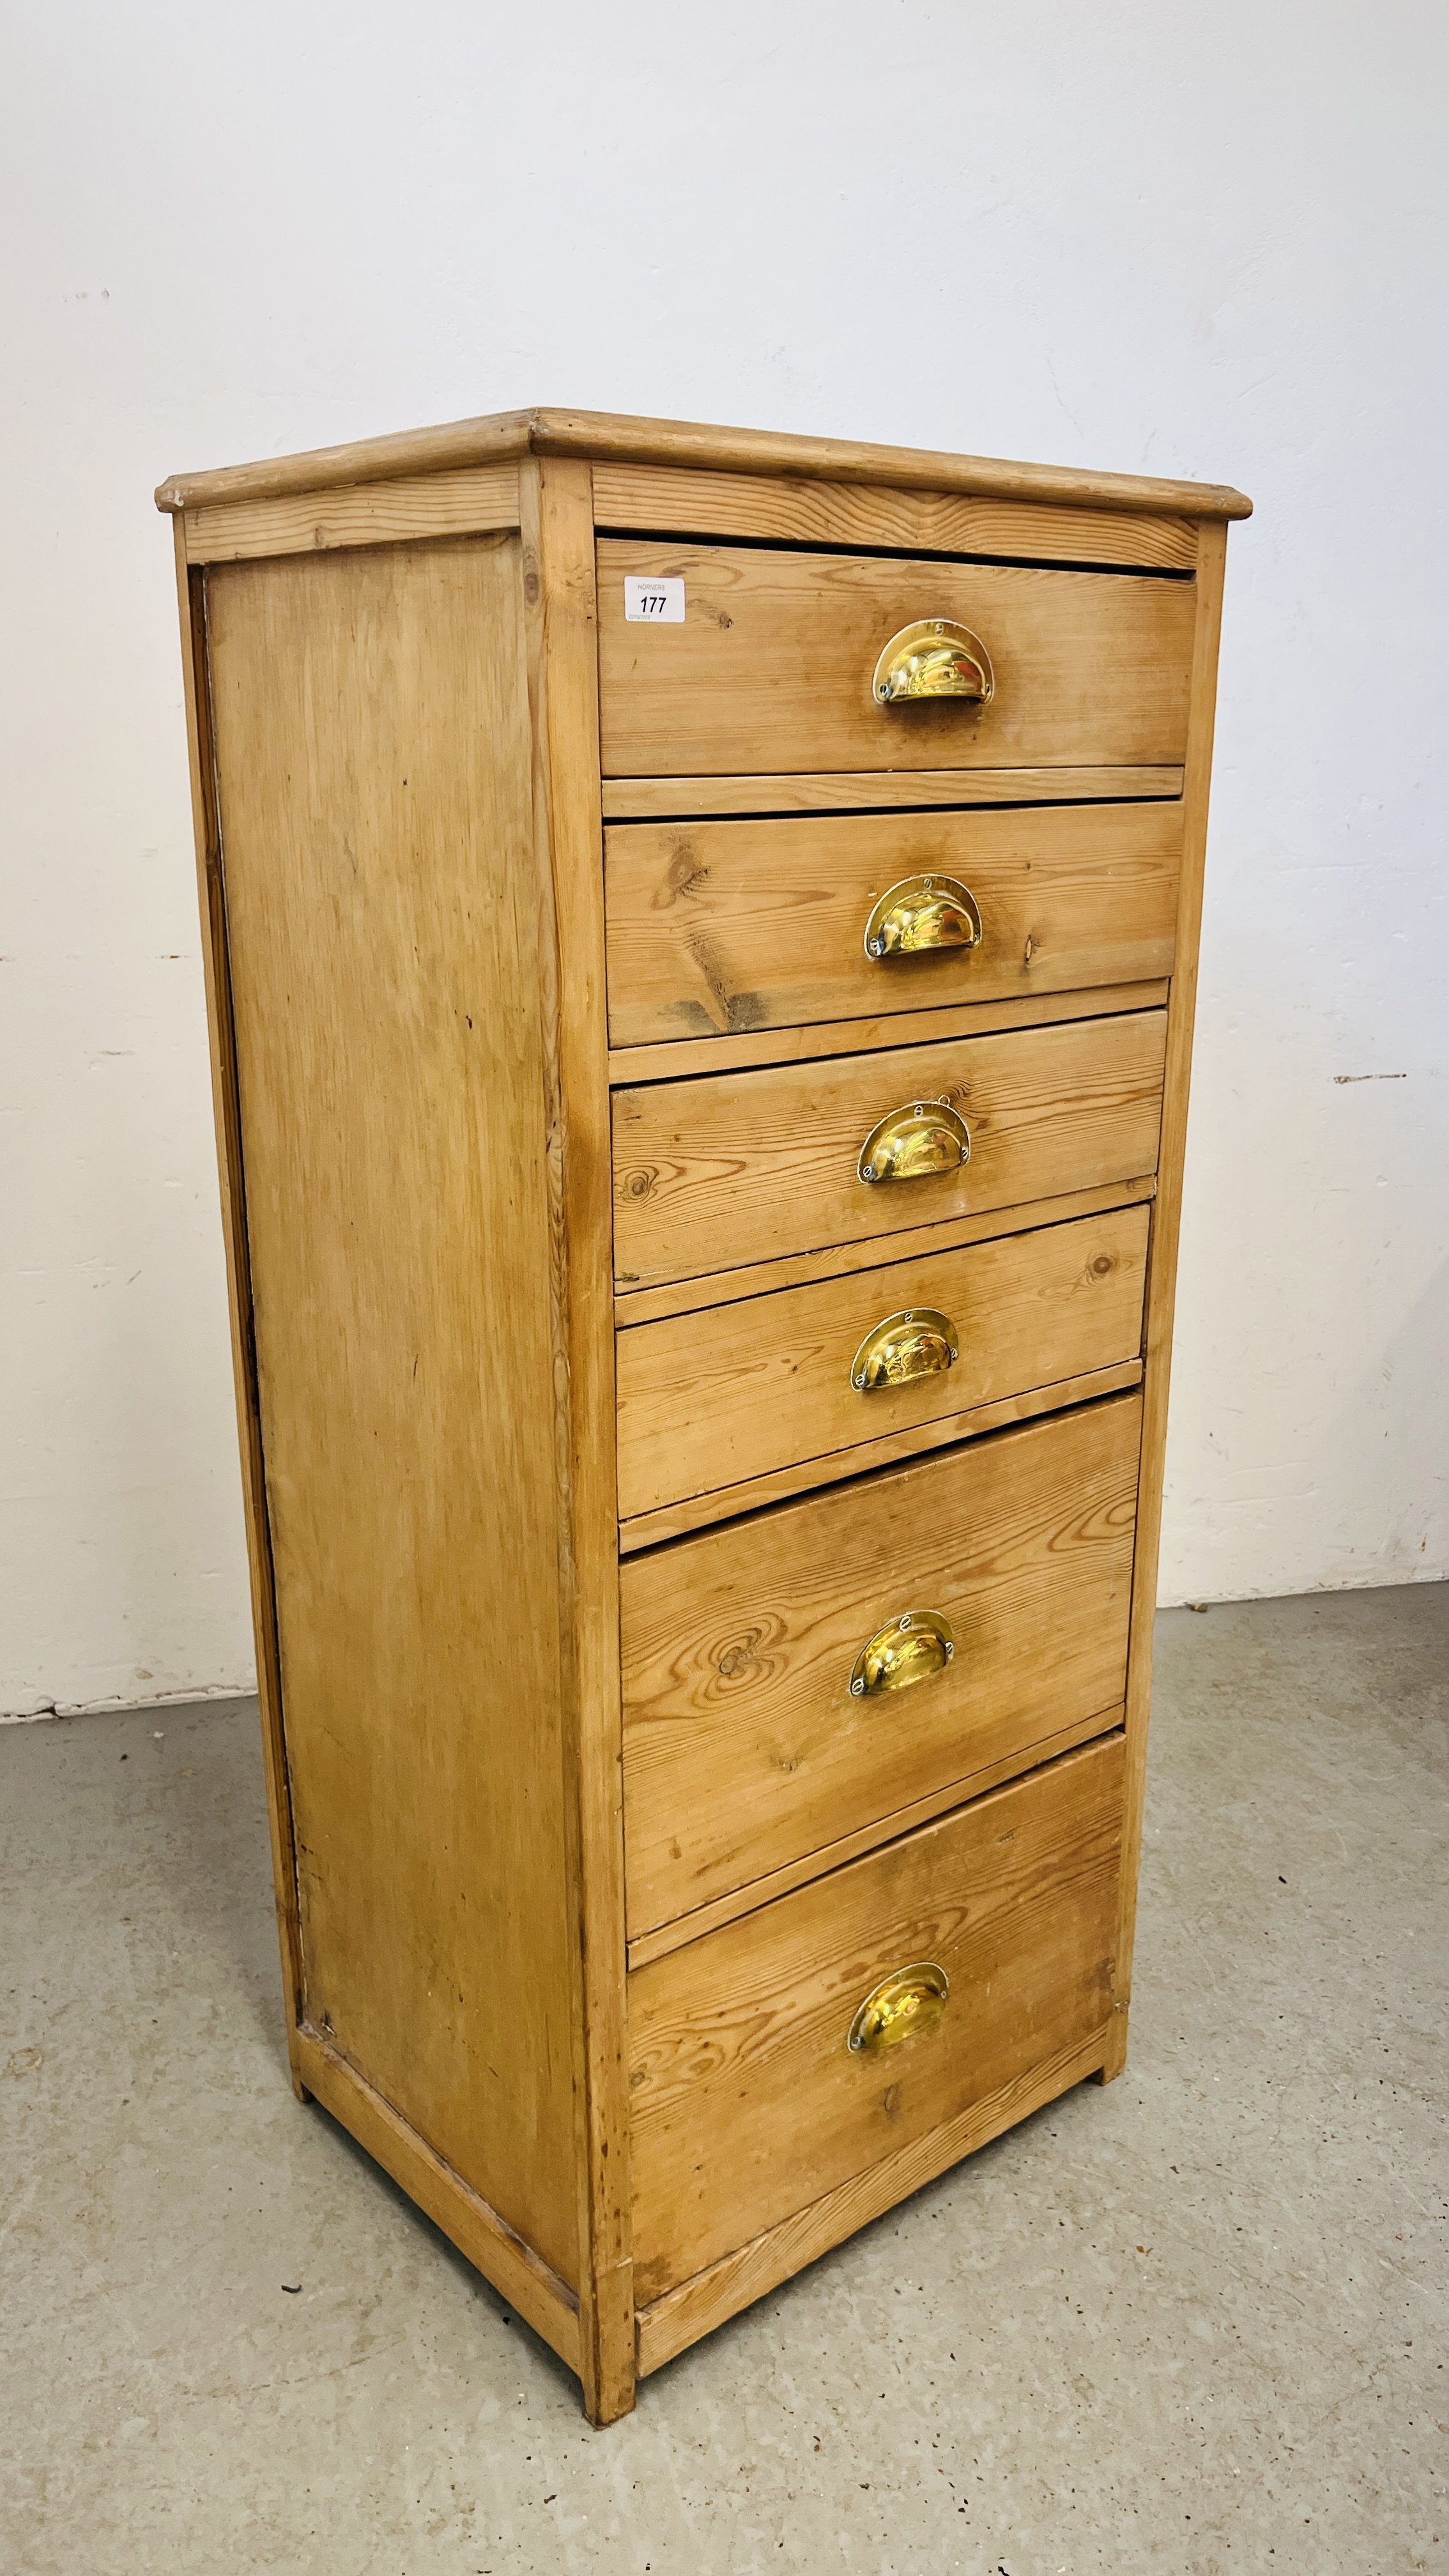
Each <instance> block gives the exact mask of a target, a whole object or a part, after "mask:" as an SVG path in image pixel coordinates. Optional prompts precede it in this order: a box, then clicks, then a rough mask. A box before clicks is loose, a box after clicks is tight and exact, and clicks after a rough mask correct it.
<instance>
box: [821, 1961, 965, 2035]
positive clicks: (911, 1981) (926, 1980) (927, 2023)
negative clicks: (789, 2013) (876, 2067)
mask: <svg viewBox="0 0 1449 2576" xmlns="http://www.w3.org/2000/svg"><path fill="white" fill-rule="evenodd" d="M950 1992H951V1980H950V1978H949V1977H948V1976H947V1974H946V1971H945V1969H944V1968H938V1967H937V1965H936V1962H935V1960H934V1959H917V1960H915V1961H913V1963H912V1965H911V1966H910V1967H908V1968H897V1969H896V1970H895V1972H894V1974H893V1975H891V1976H889V1977H883V1978H882V1979H881V1982H880V1984H879V1985H878V1986H877V1987H875V1988H874V1990H873V1991H872V1992H871V1993H870V1994H868V1995H867V1996H866V1999H865V2001H864V2003H863V2004H862V2005H861V2007H860V2010H859V2011H858V2012H857V2014H856V2016H855V2019H854V2021H853V2022H852V2023H851V2025H850V2033H849V2036H848V2038H847V2040H846V2043H845V2044H846V2047H847V2048H849V2049H850V2050H852V2051H853V2052H854V2053H855V2054H856V2055H857V2056H858V2055H860V2054H861V2053H862V2052H867V2053H869V2054H870V2055H872V2056H874V2055H876V2054H877V2053H878V2052H879V2051H880V2050H881V2049H883V2048H895V2047H897V2046H898V2045H899V2043H900V2042H901V2041H902V2040H903V2039H914V2038H915V2037H916V2036H917V2034H918V2033H919V2032H921V2031H923V2030H929V2029H931V2027H932V2025H933V2024H934V2023H936V2022H938V2021H939V2020H940V2018H941V2015H942V2013H943V2012H944V2011H945V2009H946V1998H947V1996H948V1995H949V1994H950Z"/></svg>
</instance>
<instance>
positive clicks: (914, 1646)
mask: <svg viewBox="0 0 1449 2576" xmlns="http://www.w3.org/2000/svg"><path fill="white" fill-rule="evenodd" d="M955 1652H956V1638H955V1634H954V1631H953V1629H952V1626H951V1622H950V1620H949V1619H947V1618H944V1617H943V1616H942V1614H941V1612H940V1611H939V1610H903V1611H902V1612H901V1613H900V1616H899V1618H896V1619H888V1620H887V1621H886V1624H885V1626H884V1627H883V1628H877V1630H876V1632H875V1635H874V1636H873V1637H870V1638H868V1639H867V1640H866V1643H865V1644H864V1645H863V1646H862V1647H861V1650H860V1652H859V1654H858V1655H857V1656H856V1659H855V1662H854V1663H853V1665H852V1666H851V1671H850V1696H851V1698H852V1699H879V1698H882V1697H883V1696H884V1694H885V1693H886V1692H887V1691H898V1690H910V1689H911V1688H912V1687H913V1686H914V1684H915V1683H917V1682H928V1681H930V1679H931V1678H932V1676H933V1674H935V1673H943V1672H944V1671H945V1669H946V1666H947V1665H948V1664H949V1662H950V1661H951V1658H952V1656H953V1655H954V1654H955Z"/></svg>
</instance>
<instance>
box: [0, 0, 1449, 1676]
mask: <svg viewBox="0 0 1449 2576" xmlns="http://www.w3.org/2000/svg"><path fill="white" fill-rule="evenodd" d="M8 45H9V53H10V61H9V68H8V71H7V74H6V77H5V79H4V82H3V84H0V118H3V120H4V131H3V134H0V188H3V191H4V206H3V216H4V234H3V238H4V241H5V244H6V253H7V256H6V259H5V262H4V283H3V294H4V299H5V302H4V325H3V329H4V336H3V348H4V354H5V359H6V362H7V364H6V372H7V376H8V379H9V397H8V399H7V402H6V405H5V419H4V427H3V438H4V443H5V451H6V452H5V454H4V458H3V469H4V470H3V474H0V495H3V506H4V509H5V513H6V518H7V521H8V525H7V529H6V533H5V541H4V555H3V562H4V572H5V579H4V595H5V603H6V605H5V614H4V618H3V621H0V654H3V680H0V721H3V725H4V729H5V741H4V746H3V769H0V780H3V794H4V812H5V828H4V844H3V850H4V928H3V935H0V950H3V955H4V965H3V968H0V974H3V978H4V980H3V983H0V1005H3V1029H4V1041H3V1042H4V1047H5V1070H4V1073H3V1077H0V1078H3V1091H0V1100H3V1109H4V1116H3V1125H0V1132H3V1137H4V1150H5V1154H6V1157H7V1171H6V1177H5V1181H4V1210H5V1246H4V1256H3V1259H4V1312H3V1323H0V1331H3V1348H0V1372H3V1376H0V1390H3V1392H0V1413H3V1424H4V1430H3V1443H4V1446H3V1460H0V1508H3V1523H0V1567H3V1582H4V1590H5V1605H6V1606H5V1614H4V1642H3V1665H0V1708H3V1709H6V1710H11V1711H15V1712H17V1713H25V1712H34V1711H36V1710H37V1709H40V1708H43V1707H46V1706H48V1705H50V1704H52V1703H53V1704H55V1705H57V1706H59V1707H61V1708H71V1707H84V1706H92V1705H96V1704H106V1703H113V1702H114V1703H121V1702H126V1701H137V1700H146V1699H150V1698H153V1697H162V1696H164V1695H166V1694H168V1693H181V1694H190V1693H194V1692H202V1691H233V1690H238V1689H241V1688H243V1687H244V1686H245V1685H246V1684H247V1683H248V1681H249V1679H250V1674H251V1645H250V1638H249V1634H248V1618H247V1607H246V1581H245V1572H244V1564H243V1545H242V1532H241V1516H240V1506H239V1496H238V1478H237V1470H236V1465H235V1457H234V1431H233V1419H232V1408H231V1394H230V1388H229V1378H228V1354H227V1335H226V1323H225V1312H224V1294H223V1276H222V1261H221V1250H220V1243H219V1234H218V1215H217V1200H216V1189H215V1182H214V1178H213V1172H212V1144H211V1126H210V1107H209V1101H208V1094H207V1064H206V1047H205V1038H204V1028H203V1011H202V995H201V969H200V963H199V955H198V942H197V928H196V920H195V910H194V906H195V896H194V891H193V878H192V859H191V849H190V821H189V814H188V809H187V795H186V776H185V755H184V745H183V733H182V717H181V704H180V688H179V677H178V661H177V649H176V640H175V632H174V623H175V605H174V596H173V591H172V574H171V560H170V546H169V533H170V532H169V528H168V527H167V526H166V525H165V524H164V523H163V522H162V521H161V520H159V519H157V518H156V517H155V516H154V515H153V513H152V509H151V504H150V493H151V489H152V486H153V485H154V484H155V483H156V482H157V481H158V480H159V479H160V478H161V476H162V475H163V474H165V473H167V472H169V471H171V470H173V469H176V468H182V467H195V466H202V465H212V464H221V463H231V462H235V461H237V460H238V459H241V458H244V457H249V456H257V455H265V454H268V453H270V452H274V451H281V450H286V449H290V448H297V447H306V446H310V445H316V444H320V443H322V442H324V441H329V440H333V439H340V438H351V437H359V436H363V435H365V434H368V433H371V432H376V431H380V430H388V429H399V428H405V427H411V426H414V425H416V424H418V423H420V422H425V421H432V420H447V419H450V418H454V417H457V416H458V415H460V414H464V413H470V412H484V411H490V410H497V409H504V408H510V407H512V406H515V405H517V404H521V403H525V402H530V401H555V402H573V403H581V404H589V405H595V406H598V407H600V408H607V409H616V410H621V411H629V410H635V411H644V412H656V413H666V414H672V415H675V416H679V417H684V418H694V419H703V420H725V421H741V422H747V423H752V424H760V425H766V426H771V427H778V428H784V429H798V430H810V431H823V432H833V433H838V434H843V435H848V436H855V437H864V438H879V439H887V440H899V441H903V442H918V443H921V444H924V445H929V446H937V447H959V448H966V449H972V450H975V451H978V452H981V453H986V454H999V455H1005V456H1026V457H1038V458H1046V459H1048V460H1051V461H1053V462H1058V463H1068V464H1087V465H1101V466H1113V467H1125V468H1137V467H1141V468H1144V469H1146V470H1147V471H1149V472H1157V473H1164V474H1192V475H1201V476H1205V477H1208V478H1210V479H1217V480H1224V481H1233V482H1237V483H1239V484H1241V485H1243V486H1244V487H1245V488H1246V489H1247V490H1248V491H1250V492H1251V493H1252V494H1253V496H1254V497H1255V499H1256V501H1257V504H1258V516H1257V518H1256V519H1255V520H1254V521H1252V522H1251V523H1250V524H1249V525H1248V526H1247V527H1246V528H1244V529H1241V530H1238V531H1237V532H1236V533H1235V534H1234V536H1233V538H1232V542H1231V546H1230V575H1229V591H1228V611H1227V623H1226V633H1225V646H1224V655H1223V671H1222V699H1221V715H1220V724H1219V746H1220V748H1219V761H1218V773H1217V787H1216V795H1215V805H1214V822H1213V832H1212V846H1211V856H1210V880H1209V894H1208V904H1207V918H1206V928H1205V958H1204V976H1203V992H1202V1010H1201V1020H1200V1040H1199V1046H1198V1057H1197V1099H1196V1108H1195V1112H1194V1119H1193V1126H1192V1134H1191V1144H1190V1155H1189V1185H1188V1204H1187V1218H1186V1230H1185V1242H1184V1256H1183V1266H1182V1275H1181V1295H1180V1329H1179V1339H1178V1354H1177V1373H1176V1380H1175V1396H1174V1414H1173V1425H1172V1443H1171V1462H1170V1479H1169V1490H1168V1505H1167V1518H1166V1533H1165V1541H1164V1556H1163V1592H1164V1597H1165V1598H1166V1599H1169V1600H1176V1599H1181V1598H1183V1597H1184V1596H1188V1597H1207V1596H1232V1595H1240V1594H1249V1593H1273V1592H1292V1591H1298V1590H1303V1589H1307V1588H1311V1587H1314V1586H1319V1585H1337V1584H1346V1583H1386V1582H1389V1583H1391V1582H1400V1581H1403V1580H1406V1579H1412V1578H1415V1577H1420V1576H1443V1575H1445V1574H1446V1573H1449V1513H1446V1495H1445V1461H1446V1454H1449V1440H1446V1426H1445V1419H1444V1410H1443V1384H1444V1376H1445V1355H1446V1339H1449V1337H1446V1329H1445V1327H1446V1296H1445V1284H1444V1282H1445V1235H1446V1216H1445V1199H1446V1189H1445V1184H1446V1178H1449V1175H1446V1151H1445V1142H1446V1138H1445V1130H1446V1105H1445V1084H1444V1040H1445V1033H1446V1023H1449V1013H1446V1010H1445V1005H1444V1001H1443V998H1442V997H1443V991H1444V983H1445V956H1446V947H1449V922H1446V917H1445V909H1446V908H1445V892H1444V888H1445V849H1444V844H1445V824H1444V819H1443V817H1444V798H1445V780H1444V770H1445V732H1446V723H1445V706H1446V700H1449V653H1446V644H1445V609H1444V598H1445V545H1444V511H1445V492H1446V488H1449V477H1446V472H1445V460H1444V435H1445V420H1446V415H1449V401H1446V395H1449V384H1446V360H1445V346H1446V333H1445V330H1444V317H1445V313H1446V310H1449V297H1446V279H1445V266H1446V262H1445V243H1446V213H1449V202H1446V201H1449V151H1446V149H1445V136H1444V126H1443V106H1442V101H1443V97H1444V81H1445V74H1446V72H1449V15H1446V13H1445V11H1444V10H1443V9H1442V7H1440V6H1436V5H1433V0H1423V5H1412V0H1373V5H1370V4H1369V0H1266V4H1265V0H1219V5H1218V6H1217V7H1216V8H1214V9H1212V10H1203V9H1191V8H1188V7H1187V6H1185V5H1178V6H1176V7H1173V6H1168V7H1166V8H1164V7H1163V6H1162V5H1161V0H1099V5H1098V6H1096V7H1094V8H1091V9H1087V8H1084V7H1082V6H1081V0H1036V5H1031V0H1027V5H1025V6H1023V7H1019V8H1012V9H986V8H983V7H981V6H979V5H968V0H796V5H794V6H790V5H783V6H782V5H779V0H775V5H769V6H767V5H763V0H747V5H731V0H721V5H719V6H716V7H714V8H711V9H709V10H704V9H699V10H696V9H690V8H681V7H680V6H679V5H678V0H667V4H666V0H624V5H621V6H616V7H614V8H608V9H600V8H599V7H598V6H597V5H593V6H584V5H582V4H581V0H562V5H556V6H555V7H554V8H553V9H551V10H548V11H542V10H539V11H535V12H532V13H529V12H526V11H519V10H518V9H516V8H514V7H512V6H508V7H505V6H502V5H499V0H470V5H467V6H464V5H447V4H446V0H420V4H419V0H414V5H413V6H412V7H411V8H409V9H407V10H403V9H399V8H398V7H396V6H395V5H389V6H382V5H379V0H350V5H348V6H347V7H345V8H344V7H342V6H326V5H320V0H288V5H287V6H285V7H282V6H279V5H278V4H277V0H252V4H251V6H249V7H248V8H247V9H245V10H231V11H211V10H197V9H196V8H194V7H191V6H188V7H182V6H180V5H176V0H171V5H164V4H163V0H130V5H129V6H128V7H126V8H124V9H121V10H117V9H116V8H114V7H113V6H104V7H103V6H101V5H100V0H57V5H55V6H54V7H52V8H51V9H49V10H46V11H32V12H30V13H28V15H26V16H24V17H21V16H20V15H19V14H18V13H16V14H14V15H12V18H11V22H10V34H9V38H8Z"/></svg>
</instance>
